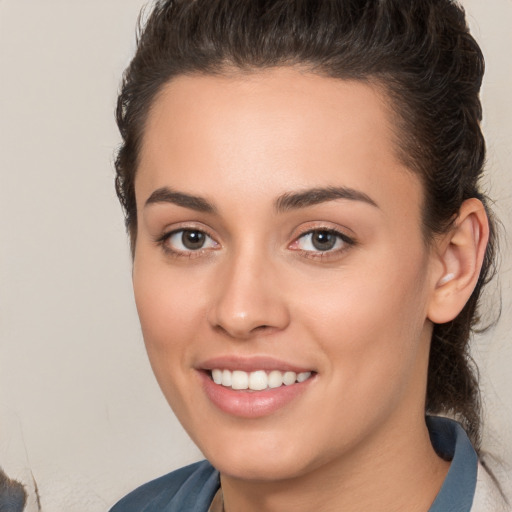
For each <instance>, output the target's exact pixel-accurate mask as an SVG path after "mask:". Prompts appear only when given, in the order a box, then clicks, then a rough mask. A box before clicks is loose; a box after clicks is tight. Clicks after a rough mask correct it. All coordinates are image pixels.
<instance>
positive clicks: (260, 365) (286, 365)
mask: <svg viewBox="0 0 512 512" xmlns="http://www.w3.org/2000/svg"><path fill="white" fill-rule="evenodd" d="M197 368H198V369H201V370H215V369H220V370H231V371H233V370H242V371H245V372H254V371H257V370H265V371H269V372H270V371H272V370H280V371H285V372H295V373H302V372H311V371H313V369H312V368H311V367H306V366H302V365H298V364H294V363H290V362H287V361H283V360H281V359H276V358H274V357H269V356H252V357H240V356H232V355H225V356H218V357H213V358H211V359H207V360H205V361H202V362H200V363H199V364H198V365H197Z"/></svg>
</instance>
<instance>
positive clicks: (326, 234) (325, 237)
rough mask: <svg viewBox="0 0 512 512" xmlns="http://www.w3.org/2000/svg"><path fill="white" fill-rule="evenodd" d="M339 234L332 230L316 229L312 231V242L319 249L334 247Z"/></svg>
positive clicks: (326, 249)
mask: <svg viewBox="0 0 512 512" xmlns="http://www.w3.org/2000/svg"><path fill="white" fill-rule="evenodd" d="M338 238H339V237H338V236H337V235H336V234H334V233H333V232H332V231H314V232H313V233H311V244H312V245H313V247H314V248H315V249H316V250H317V251H330V250H331V249H334V247H335V245H336V242H337V241H338Z"/></svg>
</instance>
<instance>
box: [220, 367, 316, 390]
mask: <svg viewBox="0 0 512 512" xmlns="http://www.w3.org/2000/svg"><path fill="white" fill-rule="evenodd" d="M211 375H212V379H213V382H215V384H219V385H221V386H224V387H228V388H229V387H231V388H232V389H236V390H244V389H250V390H252V391H263V390H264V389H274V388H278V387H280V386H282V385H283V384H284V385H285V386H291V385H292V384H295V383H296V382H298V383H300V382H304V381H305V380H308V379H309V378H310V377H311V372H302V373H299V374H297V373H295V372H280V371H279V370H272V371H271V372H269V373H267V372H266V371H264V370H256V371H254V372H250V373H248V372H244V371H242V370H234V371H230V370H221V369H218V368H215V369H214V370H212V371H211Z"/></svg>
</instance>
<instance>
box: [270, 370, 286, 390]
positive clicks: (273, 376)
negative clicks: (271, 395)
mask: <svg viewBox="0 0 512 512" xmlns="http://www.w3.org/2000/svg"><path fill="white" fill-rule="evenodd" d="M282 385H283V374H282V373H281V372H280V371H279V370H273V371H271V372H270V373H269V374H268V387H269V388H278V387H280V386H282Z"/></svg>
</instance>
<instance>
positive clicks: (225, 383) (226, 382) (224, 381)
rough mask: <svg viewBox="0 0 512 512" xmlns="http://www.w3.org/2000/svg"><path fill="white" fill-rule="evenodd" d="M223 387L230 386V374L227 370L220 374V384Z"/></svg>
mask: <svg viewBox="0 0 512 512" xmlns="http://www.w3.org/2000/svg"><path fill="white" fill-rule="evenodd" d="M221 384H222V385H223V386H227V387H229V386H231V372H230V371H229V370H224V371H223V372H222V382H221Z"/></svg>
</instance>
